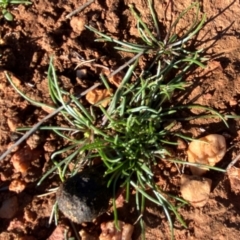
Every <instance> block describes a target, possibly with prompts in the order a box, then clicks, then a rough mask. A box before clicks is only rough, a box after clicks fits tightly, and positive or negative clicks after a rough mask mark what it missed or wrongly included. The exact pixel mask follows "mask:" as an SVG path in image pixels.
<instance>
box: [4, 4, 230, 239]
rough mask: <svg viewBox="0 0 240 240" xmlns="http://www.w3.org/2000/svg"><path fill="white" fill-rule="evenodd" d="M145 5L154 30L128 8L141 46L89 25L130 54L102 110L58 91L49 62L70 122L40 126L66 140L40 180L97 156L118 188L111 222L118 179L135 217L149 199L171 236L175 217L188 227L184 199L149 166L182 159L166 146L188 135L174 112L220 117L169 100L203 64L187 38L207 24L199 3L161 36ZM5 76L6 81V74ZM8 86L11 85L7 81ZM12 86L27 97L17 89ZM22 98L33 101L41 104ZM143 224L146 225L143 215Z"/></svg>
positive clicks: (54, 93) (52, 88)
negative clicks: (188, 18)
mask: <svg viewBox="0 0 240 240" xmlns="http://www.w3.org/2000/svg"><path fill="white" fill-rule="evenodd" d="M148 3H149V9H150V13H151V16H152V22H153V28H151V29H150V28H149V27H148V26H147V24H146V23H144V22H143V21H142V19H141V16H139V14H137V12H136V10H135V9H134V7H133V6H130V9H131V11H132V13H133V15H134V16H135V18H136V20H137V28H138V31H139V35H140V37H141V39H142V44H139V43H129V42H123V41H120V40H118V39H113V38H112V37H110V36H107V35H106V34H103V33H101V32H99V31H98V30H97V29H95V28H93V27H91V26H87V28H88V29H89V30H91V31H93V32H95V33H96V34H97V35H98V36H100V37H101V38H100V39H98V40H97V41H107V42H112V43H115V44H117V46H116V47H115V48H116V49H117V50H119V51H125V52H131V53H133V54H135V56H134V57H133V58H132V59H131V60H130V61H128V62H127V63H126V64H124V65H123V66H121V67H120V68H119V69H117V70H116V71H114V72H113V73H111V75H112V76H113V75H115V74H118V72H119V71H120V70H122V69H124V68H127V70H126V73H125V75H124V76H123V78H122V81H121V83H120V86H119V87H118V88H117V90H116V91H115V92H114V93H113V94H112V96H111V97H110V100H111V101H110V104H109V107H108V108H107V109H105V108H103V107H102V106H101V103H100V102H99V103H97V104H95V105H92V106H86V105H85V104H84V102H82V101H81V99H80V100H79V98H78V97H77V96H74V95H72V94H70V93H69V92H66V91H64V89H61V87H60V86H59V82H58V79H57V75H56V72H55V68H54V66H53V62H52V60H51V62H50V66H49V70H48V83H49V92H50V95H51V98H52V100H53V102H54V103H55V105H56V106H59V104H60V106H61V107H60V108H61V112H60V113H61V114H62V115H63V116H64V117H65V119H66V121H67V122H68V123H69V127H61V126H51V127H49V126H43V127H41V128H40V129H42V130H52V131H53V132H55V133H56V134H58V135H59V136H60V137H61V138H63V139H65V141H66V142H67V144H66V146H65V147H64V148H63V149H61V150H59V151H57V152H55V153H54V154H53V155H52V157H51V158H52V161H53V163H54V165H55V166H54V167H52V168H51V169H50V170H49V171H48V172H46V173H45V174H44V176H43V177H42V179H41V180H40V182H39V184H40V183H41V182H42V181H43V180H44V179H45V178H46V177H47V176H49V175H50V174H52V173H53V172H54V171H55V170H57V171H58V174H59V177H60V178H61V180H62V181H64V180H65V178H66V174H67V173H68V165H69V163H70V162H71V163H73V164H75V167H74V168H73V170H72V171H71V172H70V174H71V175H74V174H75V173H77V172H78V171H79V168H81V167H82V166H84V165H85V164H87V165H91V163H92V160H94V159H96V158H100V159H101V160H102V163H103V164H104V166H105V168H106V171H105V176H108V177H109V181H108V186H110V185H111V186H115V188H114V190H113V205H114V216H115V220H116V224H117V210H116V206H115V198H116V191H117V183H119V182H120V183H121V186H122V187H125V188H126V201H128V200H129V196H130V194H131V190H132V189H134V190H135V193H136V194H135V196H136V208H137V209H138V210H139V212H140V214H143V212H144V208H145V200H146V199H148V200H150V201H152V202H153V203H155V204H156V205H158V206H161V207H162V208H163V210H164V212H165V214H166V216H167V219H168V220H169V223H170V227H171V230H172V236H173V223H172V214H174V215H175V216H176V218H177V219H178V220H179V221H180V222H181V223H182V224H183V226H185V227H186V224H185V223H184V221H183V219H182V218H181V216H180V215H179V213H178V211H177V209H178V207H179V206H180V205H182V204H185V203H186V202H185V201H183V200H182V199H180V198H178V197H177V196H172V195H169V194H168V193H166V192H164V191H163V190H162V189H161V188H160V187H159V186H158V185H157V184H156V183H155V180H154V171H153V168H154V166H155V165H156V164H157V163H158V162H159V161H175V162H177V163H182V164H185V162H182V161H178V160H174V159H172V158H171V154H170V153H169V151H168V149H169V145H170V146H171V145H177V143H176V142H175V141H174V140H172V139H174V138H176V137H182V138H184V139H188V138H187V137H185V136H183V135H181V134H180V133H179V132H176V131H173V130H172V128H173V126H174V124H175V120H176V119H177V116H179V113H180V112H181V111H182V110H183V109H189V108H201V109H203V110H205V111H206V112H210V114H209V115H207V117H209V116H211V117H220V118H221V119H222V120H223V121H224V122H225V120H224V119H223V117H222V116H221V115H220V114H219V113H218V112H216V111H214V110H213V109H209V108H206V107H204V106H197V105H191V106H178V105H177V104H175V105H174V106H173V105H172V103H171V99H172V96H173V94H174V93H175V92H176V91H184V90H185V86H186V83H185V82H184V76H185V75H186V74H187V73H189V71H190V69H191V67H193V66H200V67H203V64H202V62H203V61H204V60H205V59H204V58H202V57H201V56H200V52H201V50H194V51H192V50H188V48H187V44H188V41H189V40H190V39H191V38H192V37H194V36H195V35H196V34H197V32H198V31H199V30H200V29H201V27H202V26H203V23H204V21H205V15H203V16H202V17H201V18H200V19H199V5H198V3H193V4H192V5H191V6H190V7H189V8H187V9H186V10H185V11H184V12H183V13H181V14H180V15H179V17H178V18H177V19H176V21H175V22H174V23H173V24H172V25H171V27H170V29H168V31H167V34H166V36H164V38H163V39H162V38H161V36H160V31H159V26H158V20H157V17H156V14H155V12H154V9H153V6H152V1H150V0H149V1H148ZM190 10H191V11H192V10H195V12H196V14H195V19H194V20H193V21H192V25H191V26H189V28H188V29H186V30H185V32H183V33H181V35H180V34H178V33H176V32H175V27H176V26H177V24H178V22H179V20H180V19H182V18H183V17H184V16H185V15H186V14H187V13H188V12H189V11H190ZM142 55H147V56H148V57H149V63H148V65H147V67H146V68H145V69H140V68H139V66H138V62H139V58H140V57H141V56H142ZM136 72H138V74H136ZM139 72H140V73H139ZM173 73H174V74H173ZM108 77H109V76H103V75H100V78H101V80H102V86H103V87H105V88H106V89H109V88H110V86H109V81H108ZM8 79H9V81H10V82H11V79H10V78H8ZM11 84H12V85H13V83H12V82H11ZM13 86H14V85H13ZM14 87H15V86H14ZM16 90H17V91H18V92H19V93H20V94H21V95H22V96H24V97H25V98H27V97H26V96H25V95H24V94H23V93H21V92H20V91H19V90H18V89H16ZM66 98H68V99H70V100H69V102H65V101H64V99H66ZM27 99H28V100H30V101H31V102H32V103H33V104H35V105H38V106H41V105H43V104H42V103H36V102H34V101H32V100H31V99H29V98H27ZM171 119H172V120H171ZM225 123H226V122H225ZM226 124H227V123H226ZM24 130H26V129H24ZM73 136H74V137H73ZM63 153H67V154H68V155H67V157H66V158H64V159H62V160H61V161H58V160H57V159H59V156H61V155H62V154H63ZM140 222H141V224H142V226H143V225H144V224H143V220H142V219H141V220H140ZM143 229H144V227H143Z"/></svg>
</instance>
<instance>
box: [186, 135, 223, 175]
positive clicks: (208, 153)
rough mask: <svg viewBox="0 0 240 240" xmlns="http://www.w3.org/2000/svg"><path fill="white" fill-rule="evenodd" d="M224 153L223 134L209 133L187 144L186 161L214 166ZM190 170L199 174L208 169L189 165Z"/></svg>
mask: <svg viewBox="0 0 240 240" xmlns="http://www.w3.org/2000/svg"><path fill="white" fill-rule="evenodd" d="M225 153H226V141H225V138H224V136H222V135H219V134H209V135H207V136H205V137H202V138H199V139H198V140H194V141H192V142H191V143H190V144H189V147H188V150H187V155H188V161H189V162H192V163H200V164H206V165H210V166H215V165H216V163H218V162H219V161H220V160H221V159H222V158H223V157H224V155H225ZM190 169H191V172H192V173H193V174H195V175H199V176H201V175H202V174H204V173H205V172H206V171H207V170H208V169H207V168H200V167H195V166H190Z"/></svg>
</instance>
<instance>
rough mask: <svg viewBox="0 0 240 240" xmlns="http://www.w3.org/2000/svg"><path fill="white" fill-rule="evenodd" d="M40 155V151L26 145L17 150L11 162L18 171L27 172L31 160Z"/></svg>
mask: <svg viewBox="0 0 240 240" xmlns="http://www.w3.org/2000/svg"><path fill="white" fill-rule="evenodd" d="M39 156H40V152H39V151H36V150H31V149H30V147H29V146H25V147H23V148H21V149H19V150H18V151H17V152H15V153H14V154H13V156H12V158H11V162H12V164H13V167H14V168H15V170H16V172H20V173H22V174H25V173H26V172H27V170H28V169H29V167H30V165H31V162H32V161H34V160H36V159H37V158H38V157H39Z"/></svg>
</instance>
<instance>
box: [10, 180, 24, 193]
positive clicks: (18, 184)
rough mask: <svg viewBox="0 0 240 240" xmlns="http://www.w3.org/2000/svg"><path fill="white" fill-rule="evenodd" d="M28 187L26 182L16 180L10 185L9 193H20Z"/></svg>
mask: <svg viewBox="0 0 240 240" xmlns="http://www.w3.org/2000/svg"><path fill="white" fill-rule="evenodd" d="M26 185H27V184H26V183H25V182H24V181H22V180H18V179H16V180H13V181H12V182H11V183H10V185H9V187H8V189H9V191H13V192H16V193H20V192H22V191H23V190H24V189H25V188H26Z"/></svg>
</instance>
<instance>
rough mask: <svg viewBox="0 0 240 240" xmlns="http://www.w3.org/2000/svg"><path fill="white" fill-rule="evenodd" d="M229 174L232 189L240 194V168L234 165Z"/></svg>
mask: <svg viewBox="0 0 240 240" xmlns="http://www.w3.org/2000/svg"><path fill="white" fill-rule="evenodd" d="M227 174H228V178H229V180H230V185H231V189H232V191H233V192H234V193H236V194H238V193H239V192H240V168H236V167H234V166H233V167H231V168H230V169H229V170H228V172H227Z"/></svg>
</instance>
